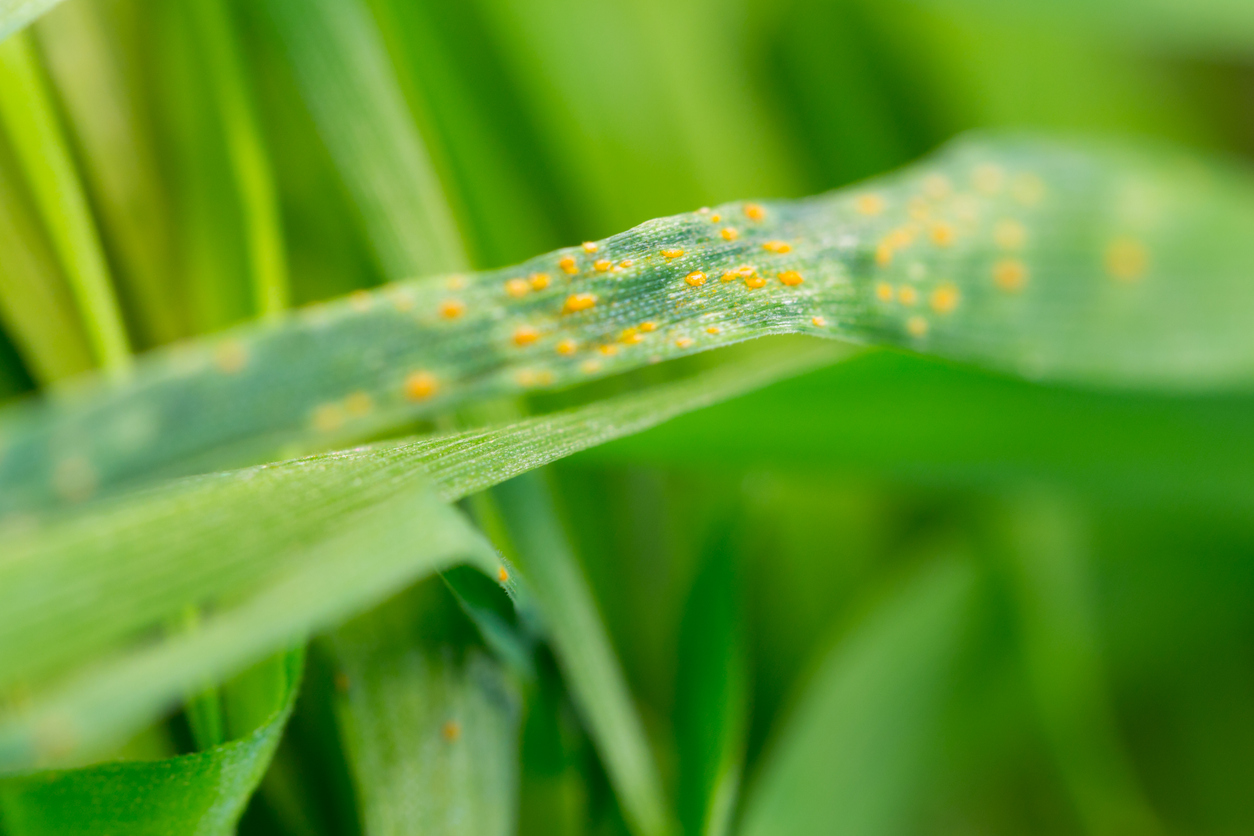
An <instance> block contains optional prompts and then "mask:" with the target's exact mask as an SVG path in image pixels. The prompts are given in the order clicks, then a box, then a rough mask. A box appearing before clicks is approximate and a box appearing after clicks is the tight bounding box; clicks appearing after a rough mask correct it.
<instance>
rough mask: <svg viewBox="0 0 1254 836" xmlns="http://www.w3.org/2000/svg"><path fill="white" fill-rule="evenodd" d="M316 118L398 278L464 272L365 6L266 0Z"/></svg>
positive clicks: (450, 224) (387, 266) (382, 257)
mask: <svg viewBox="0 0 1254 836" xmlns="http://www.w3.org/2000/svg"><path fill="white" fill-rule="evenodd" d="M265 7H266V9H268V11H269V12H270V15H271V17H272V18H273V20H274V23H275V26H276V27H277V29H278V31H279V34H280V36H281V38H282V39H283V41H284V43H285V44H286V45H287V50H288V55H289V57H290V59H291V62H292V65H293V67H294V69H295V72H296V78H297V81H298V83H299V84H300V86H301V90H302V92H303V93H304V97H305V101H306V103H307V104H308V106H309V109H310V111H311V112H312V114H313V117H314V121H315V122H317V124H318V129H319V131H320V132H321V134H322V137H323V140H324V141H325V142H326V144H327V147H328V149H329V150H330V151H331V156H332V157H333V158H334V159H335V162H336V165H337V166H338V168H339V170H340V174H341V176H342V177H343V178H344V183H345V185H346V186H347V187H348V190H349V192H350V193H351V194H352V195H353V198H354V202H355V203H356V204H357V208H358V210H359V211H360V212H361V215H362V220H363V223H364V225H365V230H366V234H367V236H368V237H369V238H370V241H371V243H372V244H373V245H374V249H375V253H376V255H377V257H378V259H379V261H380V264H381V265H382V267H383V271H384V273H385V274H386V275H387V276H388V277H389V278H392V279H397V278H401V277H405V276H413V275H416V274H419V273H430V272H438V271H446V270H458V269H462V268H464V267H465V266H466V257H465V254H464V253H463V252H462V249H461V246H460V240H461V239H460V237H459V235H458V233H457V226H456V224H455V223H454V221H453V216H452V213H451V212H450V210H449V208H448V205H447V203H446V202H445V200H444V197H443V192H442V190H441V188H440V184H439V181H438V179H437V177H436V174H435V170H434V168H433V167H432V165H431V160H430V159H429V157H428V154H427V150H426V146H425V145H424V144H423V141H422V137H421V136H420V135H419V133H418V130H417V128H416V127H415V126H414V123H413V120H412V118H411V117H410V114H409V112H408V110H407V109H406V106H405V99H404V96H403V95H402V93H401V89H400V86H399V84H398V82H397V79H396V74H395V71H394V70H393V68H392V66H391V64H390V62H389V60H388V55H387V50H386V49H385V48H384V45H383V40H382V37H381V36H380V34H379V32H378V28H377V26H376V24H375V21H374V19H373V17H372V16H371V14H370V10H369V8H368V7H367V6H366V5H365V4H364V3H363V2H362V0H313V2H304V0H266V3H265Z"/></svg>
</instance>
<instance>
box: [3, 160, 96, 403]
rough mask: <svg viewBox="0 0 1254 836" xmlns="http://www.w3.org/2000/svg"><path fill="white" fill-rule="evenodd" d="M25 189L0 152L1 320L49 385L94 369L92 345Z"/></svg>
mask: <svg viewBox="0 0 1254 836" xmlns="http://www.w3.org/2000/svg"><path fill="white" fill-rule="evenodd" d="M24 194H25V189H24V188H22V185H21V184H20V183H18V182H17V180H16V178H15V176H14V174H13V172H12V170H11V167H10V164H9V160H8V159H7V155H4V156H2V157H0V323H3V325H4V330H5V333H6V334H8V335H9V336H10V337H11V338H12V340H13V342H14V345H15V347H16V349H17V351H18V354H19V355H21V357H22V360H23V362H24V363H25V365H26V368H27V369H28V370H29V371H30V374H31V377H33V378H34V379H35V381H36V382H37V383H40V384H44V385H46V384H48V383H52V382H54V381H57V380H60V379H62V378H65V377H69V376H71V375H75V374H79V373H81V372H85V371H87V370H88V369H90V368H91V367H92V353H91V352H92V350H91V346H90V345H88V344H87V340H86V338H85V336H84V334H83V329H82V325H81V322H80V320H79V318H78V311H77V310H76V309H75V306H74V299H73V297H72V296H71V295H70V292H69V288H67V287H66V285H65V281H64V279H62V277H61V273H60V268H59V266H58V265H57V262H56V257H55V256H54V255H53V254H52V252H51V249H50V247H49V245H48V242H47V240H46V239H45V238H44V237H43V230H42V229H41V228H40V226H39V222H38V221H37V220H36V219H35V218H34V217H33V213H32V212H31V211H30V210H29V207H28V206H27V203H26V201H25V200H24V199H23V197H24Z"/></svg>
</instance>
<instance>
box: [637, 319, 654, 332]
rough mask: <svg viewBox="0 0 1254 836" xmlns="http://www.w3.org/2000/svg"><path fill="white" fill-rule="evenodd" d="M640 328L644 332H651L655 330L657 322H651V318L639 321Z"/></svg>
mask: <svg viewBox="0 0 1254 836" xmlns="http://www.w3.org/2000/svg"><path fill="white" fill-rule="evenodd" d="M640 330H641V331H644V332H645V333H646V334H647V333H649V332H651V331H656V330H657V323H656V322H653V321H652V320H647V321H645V322H642V323H640Z"/></svg>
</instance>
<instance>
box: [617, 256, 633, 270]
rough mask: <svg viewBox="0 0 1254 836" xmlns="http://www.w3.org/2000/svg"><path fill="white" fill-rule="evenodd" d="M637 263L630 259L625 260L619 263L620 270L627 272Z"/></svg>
mask: <svg viewBox="0 0 1254 836" xmlns="http://www.w3.org/2000/svg"><path fill="white" fill-rule="evenodd" d="M635 263H636V262H634V261H632V260H631V259H630V258H624V259H623V260H622V261H620V262H618V266H619V269H622V270H626V269H628V268H630V267H631V265H633V264H635Z"/></svg>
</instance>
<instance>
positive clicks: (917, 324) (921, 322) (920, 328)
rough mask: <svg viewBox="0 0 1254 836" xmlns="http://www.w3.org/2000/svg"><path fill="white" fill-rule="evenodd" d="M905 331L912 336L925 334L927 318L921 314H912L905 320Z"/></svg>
mask: <svg viewBox="0 0 1254 836" xmlns="http://www.w3.org/2000/svg"><path fill="white" fill-rule="evenodd" d="M906 331H907V332H908V333H909V334H910V336H912V337H922V336H924V335H925V334H927V320H926V319H924V318H923V317H921V316H912V317H910V318H909V319H907V320H906Z"/></svg>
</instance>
